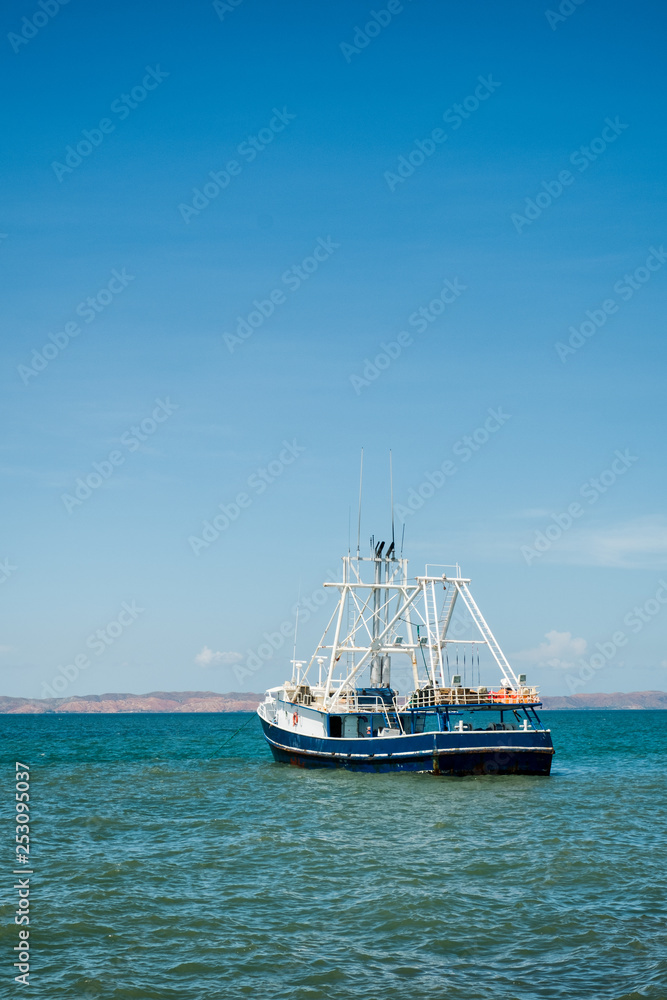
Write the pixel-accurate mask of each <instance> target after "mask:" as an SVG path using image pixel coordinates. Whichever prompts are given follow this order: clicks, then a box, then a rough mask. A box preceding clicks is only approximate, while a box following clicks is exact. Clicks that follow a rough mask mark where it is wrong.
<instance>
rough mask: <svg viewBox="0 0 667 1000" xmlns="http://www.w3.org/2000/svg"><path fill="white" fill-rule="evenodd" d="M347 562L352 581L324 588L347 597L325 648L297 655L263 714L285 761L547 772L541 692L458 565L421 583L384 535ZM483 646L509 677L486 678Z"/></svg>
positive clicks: (434, 570)
mask: <svg viewBox="0 0 667 1000" xmlns="http://www.w3.org/2000/svg"><path fill="white" fill-rule="evenodd" d="M342 562H343V572H342V579H341V580H340V581H339V582H326V583H325V584H324V586H325V587H334V588H336V589H337V590H338V591H339V596H338V602H337V605H336V608H335V610H334V612H333V614H332V616H331V618H330V620H329V622H328V624H327V627H326V629H325V631H324V635H323V636H322V639H321V641H320V644H319V646H318V647H317V649H316V650H315V652H314V653H313V655H312V657H311V658H310V661H308V662H306V661H305V660H297V659H296V657H295V659H294V660H293V661H292V676H291V679H290V680H289V681H286V682H285V683H284V684H282V685H280V686H279V687H274V688H270V689H269V690H268V691H267V692H266V696H265V700H264V701H263V702H262V703H261V704H260V706H259V708H258V710H257V711H258V714H259V717H260V720H261V724H262V728H263V731H264V736H265V738H266V740H267V742H268V744H269V746H270V748H271V751H272V753H273V756H274V758H275V760H277V761H280V762H283V763H287V764H294V765H297V766H299V767H338V768H347V769H348V770H352V771H379V772H386V771H423V772H429V773H431V774H436V775H469V774H473V775H478V774H529V775H548V774H549V773H550V770H551V762H552V759H553V755H554V748H553V743H552V740H551V733H550V731H549V730H548V729H545V727H544V726H543V724H542V722H541V721H540V718H539V716H538V714H537V710H538V709H539V708H540V707H541V703H540V701H539V696H538V691H537V688H535V687H531V686H529V685H528V684H527V683H526V675H525V674H516V673H515V672H514V670H513V669H512V667H511V666H510V664H509V662H508V660H507V658H506V656H505V655H504V653H503V652H502V650H501V648H500V646H499V645H498V642H497V641H496V639H495V637H494V635H493V633H492V632H491V630H490V628H489V626H488V625H487V623H486V621H485V619H484V617H483V615H482V613H481V611H480V610H479V608H478V606H477V604H476V603H475V600H474V599H473V596H472V593H471V590H470V579H468V578H465V577H463V576H462V575H461V571H460V568H459V566H458V565H455V566H436V565H432V564H431V565H427V566H426V567H425V571H424V574H423V575H421V576H416V577H410V576H409V575H408V560H407V559H404V558H403V556H402V552H401V555H400V557H397V556H396V553H395V545H394V542H393V541H392V542H390V543H389V544H388V546H387V547H385V543H384V542H377V543H375V541H374V539H371V548H370V554H369V555H368V556H363V557H362V556H360V554H359V548H358V547H357V554H356V556H352V555H351V554H350V553H349V552H348V555H347V556H344V557H343V560H342ZM457 602H458V608H459V611H458V612H457V615H458V617H457V618H456V620H457V622H458V621H459V619H460V612H461V611H463V612H464V613H465V616H466V618H467V620H468V622H469V625H470V627H471V629H472V631H473V635H472V637H471V638H465V639H462V638H460V637H459V635H460V632H461V630H460V628H454V627H453V622H454V621H455V608H456V607H457ZM461 647H463V650H464V651H463V653H462V659H463V662H464V664H466V667H465V670H464V672H461V667H460V664H459V655H460V650H461ZM480 648H484V649H486V650H488V652H489V653H490V656H491V661H492V665H493V669H494V671H495V670H496V669H497V670H498V671H499V678H498V680H497V682H496V684H495V685H491V686H489V685H483V684H482V683H481V675H480V668H479V651H480ZM455 650H456V652H455ZM475 650H476V651H477V665H476V666H477V670H476V671H475V662H474V652H475ZM392 663H394V665H395V667H394V669H395V670H398V669H399V667H398V666H397V664H402V670H401V672H402V674H403V675H404V676H407V677H408V678H409V681H408V683H409V686H410V687H411V690H409V691H408V692H407V693H406V694H405V695H403V696H400V694H399V691H398V690H396V689H395V688H394V687H392V681H391V673H392ZM457 664H458V666H457ZM406 667H407V670H406ZM475 673H476V676H475ZM496 676H497V675H496Z"/></svg>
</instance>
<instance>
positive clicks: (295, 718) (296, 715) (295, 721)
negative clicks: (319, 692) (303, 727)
mask: <svg viewBox="0 0 667 1000" xmlns="http://www.w3.org/2000/svg"><path fill="white" fill-rule="evenodd" d="M298 721H299V713H298V712H294V714H293V715H292V725H293V726H296V724H297V723H298Z"/></svg>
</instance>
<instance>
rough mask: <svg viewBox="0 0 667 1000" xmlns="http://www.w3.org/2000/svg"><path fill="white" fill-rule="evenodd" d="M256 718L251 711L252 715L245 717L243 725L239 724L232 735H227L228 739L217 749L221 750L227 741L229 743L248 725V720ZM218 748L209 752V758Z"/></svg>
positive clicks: (254, 713) (255, 714)
mask: <svg viewBox="0 0 667 1000" xmlns="http://www.w3.org/2000/svg"><path fill="white" fill-rule="evenodd" d="M256 718H257V713H256V712H253V713H252V715H251V716H250V718H249V719H246V720H245V722H244V723H243V725H242V726H239V728H238V729H237V730H236V732H233V733H232V735H231V736H230V737H229V739H227V740H225V742H224V743H223V744H222V746H219V747H218V750H222V748H223V747H226V746H227V744H228V743H231V742H232V740H233V739H234V737H235V736H236V735H237V734H238V733H240V732H241V730H242V729H245V727H246V726H247V725H248V723H249V722H252V720H253V719H256ZM218 750H215V751H214V753H212V754H211V759H213V757H214V755H215V754H216V753H217V752H218Z"/></svg>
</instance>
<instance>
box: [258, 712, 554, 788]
mask: <svg viewBox="0 0 667 1000" xmlns="http://www.w3.org/2000/svg"><path fill="white" fill-rule="evenodd" d="M261 722H262V728H263V730H264V735H265V737H266V739H267V742H268V743H269V746H270V747H271V751H272V753H273V756H274V758H275V759H276V760H277V761H279V762H281V763H285V764H293V765H295V766H297V767H309V768H312V767H333V768H345V769H346V770H350V771H369V772H376V773H386V772H393V771H421V772H428V773H431V774H448V775H466V774H537V775H548V774H549V773H550V771H551V761H552V758H553V753H554V751H553V746H552V743H551V736H550V734H549V733H547V732H540V731H537V732H528V733H523V732H518V731H514V732H509V731H506V732H497V733H486V732H485V733H469V732H467V733H462V734H458V733H423V734H420V735H417V736H404V737H398V738H391V737H386V738H382V739H372V740H371V739H368V738H367V739H364V740H346V739H330V738H325V739H322V738H317V737H312V736H303V735H302V734H297V733H291V732H289V731H287V730H284V729H279V728H278V727H276V726H272V725H270V724H269V723H267V722H265V721H264V720H263V719H262V720H261ZM475 744H477V745H475ZM489 744H491V745H489Z"/></svg>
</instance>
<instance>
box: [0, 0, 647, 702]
mask: <svg viewBox="0 0 667 1000" xmlns="http://www.w3.org/2000/svg"><path fill="white" fill-rule="evenodd" d="M56 2H57V0H51V2H48V0H45V4H46V8H47V13H44V8H43V7H40V6H39V5H38V4H37V3H36V2H35V3H32V2H30V3H28V2H26V3H18V2H16V3H9V4H8V5H6V6H5V8H4V9H3V11H2V14H1V15H0V16H1V18H2V32H1V33H0V34H1V36H2V42H3V45H4V51H3V53H2V59H1V67H2V73H3V76H4V82H5V91H6V93H9V94H11V95H12V97H11V101H10V102H8V104H7V107H6V108H5V128H4V131H3V139H4V146H5V149H4V156H3V160H4V164H5V172H4V184H3V187H2V211H1V214H0V232H1V233H2V239H1V240H0V253H1V254H2V269H3V276H4V279H5V281H4V295H3V309H2V327H3V337H2V345H1V351H2V380H3V385H2V409H3V416H4V426H5V433H4V435H3V440H2V454H1V455H0V468H1V473H2V487H3V488H2V506H3V517H2V525H3V528H2V536H1V538H0V543H1V544H0V561H2V560H4V562H3V563H2V567H3V568H2V570H0V577H1V578H2V582H1V583H0V601H1V605H2V635H0V647H1V650H2V652H1V654H0V663H1V665H2V666H1V668H0V678H1V687H2V693H5V694H10V695H22V696H31V697H37V696H40V694H43V693H45V692H46V688H45V685H47V684H51V682H52V680H53V678H54V677H63V676H64V674H63V672H62V671H61V670H60V668H61V667H65V668H67V667H68V666H70V665H72V664H75V663H76V658H77V657H79V658H80V659H79V661H78V662H79V664H80V665H81V666H80V669H79V668H77V669H76V670H74V671H73V670H70V671H69V673H70V677H69V678H66V684H65V682H63V683H62V684H60V685H59V686H60V687H63V684H65V686H64V687H63V691H62V693H65V694H85V693H102V692H105V691H134V692H145V691H150V690H158V689H159V690H184V689H187V690H202V689H211V690H216V691H226V690H238V689H239V686H241V687H242V688H243V689H246V690H257V691H260V690H262V689H263V688H264V687H266V686H267V685H268V684H270V683H277V682H279V681H280V680H282V679H283V678H284V675H285V674H286V672H287V661H288V660H289V658H290V657H291V655H292V651H291V649H286V648H284V647H283V648H281V649H279V650H277V651H276V653H275V655H274V656H273V657H271V658H270V659H267V660H265V661H264V662H262V663H261V664H260V665H259V667H257V669H254V670H252V672H251V676H249V677H247V678H245V679H244V681H243V683H242V684H241V685H240V683H239V678H238V673H237V674H235V672H234V668H235V667H236V668H237V671H238V667H239V665H244V664H245V663H247V660H248V652H249V651H255V650H256V649H257V648H258V647H259V646H260V645H261V644H262V642H263V641H264V638H263V637H264V634H265V633H267V632H268V633H274V632H275V631H276V630H277V629H279V628H280V626H281V624H282V623H284V622H286V621H289V620H291V619H293V615H294V612H293V609H294V606H295V604H296V602H297V598H298V595H299V594H301V595H302V598H304V599H305V600H308V599H310V598H311V596H312V595H317V596H316V597H313V598H312V601H311V603H312V607H313V611H312V613H309V614H308V615H306V614H305V613H304V614H302V616H301V618H302V625H301V632H300V643H299V645H300V648H299V653H300V654H301V655H305V654H307V653H309V652H310V650H311V647H312V645H313V643H314V642H315V641H316V640H317V639H318V638H319V634H320V632H321V630H322V628H323V627H324V625H325V624H326V619H327V618H328V612H329V611H330V608H331V605H330V603H327V604H325V605H321V604H318V603H317V602H318V601H319V600H320V599H321V600H323V598H321V595H320V591H319V587H320V584H321V581H322V580H323V579H324V578H325V577H326V576H327V575H328V574H329V573H330V572H332V571H336V570H337V568H338V566H339V562H338V560H339V558H340V556H341V555H343V554H344V552H345V550H346V548H347V540H348V516H349V509H350V507H352V508H353V509H354V508H355V507H356V493H357V477H358V463H359V451H360V448H361V447H362V446H363V447H364V449H365V456H366V459H365V462H366V488H365V507H364V517H363V528H362V534H363V537H364V538H367V537H368V535H370V534H371V533H374V534H375V535H376V536H382V534H383V533H386V532H387V531H388V522H389V498H388V488H387V478H388V477H387V464H388V458H387V456H388V451H389V449H390V448H391V449H392V450H393V458H394V480H395V486H394V489H395V500H396V504H397V505H400V507H401V508H402V512H403V517H404V519H405V522H406V545H405V551H406V555H408V556H409V557H411V560H412V562H411V565H412V569H413V571H415V572H416V571H418V570H419V571H421V569H422V568H423V563H424V562H425V561H431V562H444V563H452V562H455V561H458V562H459V563H460V564H461V565H462V567H463V569H464V571H465V573H466V574H467V575H469V576H471V577H472V579H473V592H474V593H475V594H476V596H477V599H478V601H479V603H480V605H481V606H482V608H483V610H484V611H485V614H486V616H487V618H488V620H489V623H490V624H491V627H492V628H493V630H494V632H495V633H496V635H497V637H498V639H499V640H500V642H501V645H502V646H503V647H504V649H505V651H506V652H507V653H508V654H509V655H510V658H511V659H513V660H514V661H515V662H516V664H517V666H520V667H521V669H525V670H526V671H527V672H528V674H529V677H530V679H531V680H533V681H536V682H539V683H540V684H541V685H542V689H543V691H544V692H545V693H551V694H555V693H570V691H573V690H579V691H582V692H585V691H613V690H626V691H628V690H640V689H647V688H653V689H664V687H665V679H666V677H667V673H666V665H667V647H666V644H665V640H664V636H665V621H667V610H666V609H667V605H665V606H663V604H662V603H661V600H660V597H661V596H663V595H664V596H666V597H667V588H666V589H665V590H664V591H663V590H662V589H661V587H662V584H661V582H660V581H661V580H663V579H666V578H667V517H666V516H665V512H664V496H665V487H666V485H667V484H666V473H665V462H664V433H663V425H664V412H663V411H664V403H663V400H664V390H663V382H664V367H665V350H666V348H665V339H664V318H663V317H664V302H665V289H666V287H667V257H665V255H664V249H665V244H666V243H667V219H666V212H665V204H664V163H665V153H666V150H665V145H666V143H665V128H664V97H663V95H664V91H665V79H664V77H665V61H664V53H663V51H662V49H663V38H664V27H665V11H664V7H663V5H662V4H659V3H657V2H648V0H639V2H638V3H636V4H635V5H634V6H633V8H632V16H631V17H629V16H628V12H627V6H626V5H625V4H621V3H618V2H616V0H612V2H609V3H606V4H604V5H602V4H601V3H600V2H599V0H586V2H584V3H581V4H579V5H577V4H575V3H569V2H567V0H566V2H563V3H561V4H560V8H562V10H563V11H565V13H560V14H559V5H557V4H553V5H551V7H549V5H548V4H546V3H535V2H523V0H517V2H515V3H513V4H511V5H507V4H498V3H496V2H494V0H466V2H465V3H462V2H461V3H444V2H441V3H435V2H428V0H412V2H407V0H406V2H404V3H402V4H401V3H397V2H394V3H392V4H391V5H390V6H389V5H387V4H385V3H380V4H376V5H375V6H372V5H367V4H364V3H361V2H352V0H341V2H339V3H336V4H329V5H327V4H317V5H316V4H311V3H305V2H301V0H298V2H293V3H289V4H285V5H282V4H281V5H277V4H271V3H269V2H268V0H242V2H240V3H238V2H237V3H236V4H225V3H218V4H217V8H216V5H214V4H212V3H204V2H202V3H197V4H186V3H184V2H183V0H181V2H168V0H167V2H161V3H159V4H158V3H148V4H142V5H139V6H138V5H136V4H129V3H126V2H119V3H116V4H114V5H106V6H104V7H103V8H100V7H93V6H92V5H84V4H82V3H79V2H77V0H71V2H70V3H68V4H66V5H64V6H62V7H58V8H57V10H55V13H54V12H53V11H54V9H55V8H54V4H56ZM549 10H551V11H552V12H553V14H555V15H558V16H557V17H554V16H549V17H547V16H546V12H548V11H549ZM570 10H571V13H567V12H568V11H570ZM371 11H375V12H376V16H373V15H372V14H371ZM49 12H50V13H49ZM381 22H382V23H381ZM369 25H370V27H368V29H367V26H369ZM457 105H458V110H457ZM253 137H254V138H253ZM77 147H78V148H77ZM401 174H402V175H403V176H401ZM211 175H213V177H215V176H217V178H218V179H217V181H216V180H214V179H213V178H212V177H211ZM206 185H208V187H206ZM626 276H627V277H626ZM447 282H449V285H448V284H447ZM452 289H454V290H455V291H452ZM443 299H444V301H443ZM88 300H91V301H88ZM420 310H422V312H421V313H420ZM262 313H263V314H264V315H262ZM245 324H249V325H245ZM582 324H588V325H584V326H583V327H582ZM239 331H242V332H243V333H245V336H243V335H242V334H241V333H240V332H239ZM248 334H250V335H248ZM559 344H560V345H561V346H560V347H558V345H559ZM45 345H49V346H48V347H47V350H46V354H44V353H43V350H44V347H45ZM383 345H384V346H383ZM392 355H394V356H392ZM378 357H379V364H378V365H376V364H375V360H376V359H377V358H378ZM40 359H41V360H40ZM661 390H663V391H661ZM490 411H494V413H495V417H494V416H492V415H490ZM488 421H491V423H490V424H488V423H487V422H488ZM132 428H136V430H133V429H132ZM490 428H493V429H490ZM466 436H467V437H468V438H469V439H472V442H473V444H474V448H473V447H470V446H469V444H466V443H465V439H466ZM447 460H449V461H451V462H452V463H453V465H454V469H455V471H454V472H453V473H452V474H451V475H449V476H448V477H446V480H445V482H444V484H443V485H442V486H440V487H438V488H437V489H435V490H434V491H433V495H432V496H429V497H428V498H427V499H426V500H425V501H424V503H423V505H422V506H420V507H419V509H417V510H414V511H413V510H410V508H409V507H408V499H409V497H411V496H412V497H414V496H419V490H420V487H421V488H422V493H426V494H428V493H430V492H431V491H430V490H429V488H428V487H426V488H424V484H425V483H427V482H428V474H433V473H434V472H435V471H436V470H438V469H439V468H440V467H442V465H443V463H444V462H447ZM269 468H272V469H273V473H271V472H270V471H267V472H266V473H262V472H261V471H260V472H258V470H263V469H269ZM90 476H92V477H93V478H92V483H93V484H95V485H94V486H86V480H87V478H88V477H90ZM437 478H438V477H437V476H436V479H437ZM78 480H81V481H82V482H83V485H80V486H79V487H78V489H79V496H77V495H76V489H77V481H78ZM262 484H263V488H262ZM411 491H414V492H413V493H411ZM582 491H583V492H582ZM239 494H243V495H245V497H246V500H245V501H243V502H242V504H241V506H239V505H238V504H237V508H234V507H233V506H232V507H230V504H235V503H236V499H237V498H238V495H239ZM573 504H574V505H576V504H578V505H579V508H575V509H576V511H577V512H576V513H575V514H570V515H568V513H567V511H568V508H569V507H571V505H573ZM219 505H223V507H226V508H227V513H228V514H231V515H233V518H232V517H231V516H230V517H228V518H227V520H228V521H229V523H228V526H227V527H222V530H219V532H218V535H217V537H215V538H213V532H212V531H211V530H209V537H210V538H211V540H210V541H208V542H207V543H206V545H198V544H197V543H196V542H195V543H193V538H195V539H196V538H199V539H202V540H203V535H202V532H203V531H204V530H205V529H204V526H205V522H207V521H209V522H211V521H212V519H213V518H215V516H216V515H218V514H221V513H222V512H221V509H220V506H219ZM416 505H417V502H415V506H416ZM235 509H237V513H236V514H235V513H234V511H235ZM406 510H409V511H410V512H409V513H405V511H406ZM554 516H555V517H556V518H557V519H560V524H559V523H558V520H556V521H554ZM568 517H570V520H571V524H570V525H568V524H567V519H568ZM399 519H400V518H399ZM353 520H354V515H353ZM224 523H225V515H224V514H222V517H221V518H220V519H219V520H218V525H219V526H222V525H224ZM564 525H565V527H563V526H564ZM550 526H552V527H550ZM214 530H215V529H214ZM540 539H544V541H542V542H540V541H539V540H540ZM540 544H541V545H542V551H540V550H539V545H540ZM536 545H537V546H538V547H536ZM656 594H658V595H659V596H658V597H656ZM647 602H648V603H647ZM124 605H125V606H126V607H125V608H124V607H123V606H124ZM128 607H129V608H130V609H133V610H131V611H128V610H127V608H128ZM634 608H639V609H640V611H641V614H640V615H639V617H637V613H636V612H634V611H633V609H634ZM137 609H142V610H140V611H139V610H137ZM306 619H309V620H306ZM637 621H639V622H640V627H638V626H637V624H636V622H637ZM110 623H111V626H112V627H111V628H110V631H109V632H107V631H106V628H107V626H108V625H109V624H110ZM114 623H120V624H114ZM98 630H102V631H103V632H104V635H105V636H106V639H99V638H98V640H97V646H96V645H95V643H96V640H95V639H94V638H93V639H92V640H90V636H95V634H96V632H97V631H98ZM619 632H622V633H623V635H624V639H625V641H621V640H619V642H618V644H617V643H616V641H615V640H612V637H613V636H614V635H616V636H617V638H618V633H619ZM110 633H116V634H110ZM100 642H101V643H102V651H100V652H97V651H96V649H97V648H98V646H99V643H100ZM610 643H611V645H610ZM597 644H600V645H601V646H603V647H604V648H606V649H607V655H606V656H603V659H604V663H603V664H600V665H597V666H596V664H593V666H594V667H595V669H593V668H590V666H589V668H588V669H586V668H585V666H584V664H590V659H591V656H593V655H595V654H596V652H599V648H598V646H597ZM202 650H208V651H209V652H208V653H206V652H204V653H203V655H202ZM84 659H87V661H88V662H87V664H86V666H83V665H82V664H83V662H84ZM253 662H254V661H253ZM77 673H78V676H77ZM568 678H569V681H568ZM489 679H490V680H492V679H493V675H489ZM59 693H60V692H59Z"/></svg>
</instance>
